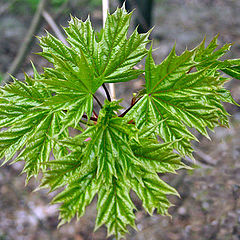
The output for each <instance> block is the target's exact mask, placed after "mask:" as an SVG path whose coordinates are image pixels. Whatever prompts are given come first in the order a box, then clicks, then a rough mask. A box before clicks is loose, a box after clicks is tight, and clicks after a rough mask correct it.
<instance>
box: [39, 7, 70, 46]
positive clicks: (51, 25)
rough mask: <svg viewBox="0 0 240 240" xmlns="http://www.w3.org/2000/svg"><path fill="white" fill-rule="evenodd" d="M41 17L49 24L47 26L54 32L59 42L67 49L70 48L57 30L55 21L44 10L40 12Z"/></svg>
mask: <svg viewBox="0 0 240 240" xmlns="http://www.w3.org/2000/svg"><path fill="white" fill-rule="evenodd" d="M42 15H43V17H44V19H45V20H46V22H47V23H48V24H49V26H50V27H51V28H52V30H53V31H54V33H55V34H56V36H57V38H58V39H59V40H60V41H61V42H63V43H64V44H65V45H66V46H68V47H69V46H70V45H69V43H68V42H67V40H66V38H65V37H64V35H63V34H62V32H61V30H60V29H59V27H58V26H57V24H56V23H55V21H54V20H53V18H52V17H51V15H50V14H49V13H48V12H47V11H45V10H44V11H43V12H42Z"/></svg>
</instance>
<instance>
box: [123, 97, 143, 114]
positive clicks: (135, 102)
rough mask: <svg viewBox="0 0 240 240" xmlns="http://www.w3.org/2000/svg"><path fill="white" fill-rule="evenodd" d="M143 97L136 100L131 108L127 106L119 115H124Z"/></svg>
mask: <svg viewBox="0 0 240 240" xmlns="http://www.w3.org/2000/svg"><path fill="white" fill-rule="evenodd" d="M141 98H142V97H140V98H139V99H138V100H136V101H135V102H134V103H133V104H131V106H130V107H129V108H127V109H126V110H125V111H124V112H123V113H121V114H120V115H119V117H124V116H125V115H126V114H127V113H128V112H129V111H130V110H131V108H132V107H133V106H134V105H135V104H136V103H137V102H138V101H139V100H140V99H141Z"/></svg>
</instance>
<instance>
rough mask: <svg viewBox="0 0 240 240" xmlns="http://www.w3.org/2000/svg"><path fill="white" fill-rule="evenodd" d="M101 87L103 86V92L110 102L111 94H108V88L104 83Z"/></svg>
mask: <svg viewBox="0 0 240 240" xmlns="http://www.w3.org/2000/svg"><path fill="white" fill-rule="evenodd" d="M102 87H103V89H104V91H105V93H106V95H107V99H108V101H109V102H111V96H110V94H109V92H108V89H107V87H106V85H105V84H104V83H103V85H102Z"/></svg>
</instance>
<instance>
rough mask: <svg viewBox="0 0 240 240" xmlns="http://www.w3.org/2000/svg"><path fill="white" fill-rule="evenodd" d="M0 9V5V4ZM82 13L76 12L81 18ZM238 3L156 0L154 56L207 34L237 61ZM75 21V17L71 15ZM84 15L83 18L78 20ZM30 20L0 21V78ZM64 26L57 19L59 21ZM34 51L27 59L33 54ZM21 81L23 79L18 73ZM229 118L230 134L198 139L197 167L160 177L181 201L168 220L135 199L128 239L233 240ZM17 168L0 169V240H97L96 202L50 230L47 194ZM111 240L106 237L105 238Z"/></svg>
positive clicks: (239, 170) (121, 93)
mask: <svg viewBox="0 0 240 240" xmlns="http://www.w3.org/2000/svg"><path fill="white" fill-rule="evenodd" d="M0 2H1V0H0ZM0 5H1V4H0ZM87 10H88V9H81V12H82V13H83V14H85V15H86V12H87ZM239 12H240V1H238V0H181V1H180V0H169V1H161V2H159V1H157V3H156V4H155V7H154V24H155V29H154V31H153V34H152V38H153V39H154V47H155V48H157V47H159V48H158V49H157V50H156V51H155V52H154V56H155V59H156V61H157V62H158V63H159V62H160V61H162V59H164V57H165V56H166V55H167V54H168V53H169V51H170V50H171V48H172V46H173V44H174V42H175V40H176V42H177V51H178V52H179V53H180V52H181V51H183V50H184V49H185V48H186V46H188V48H192V47H194V46H196V44H198V43H200V41H201V40H202V39H203V37H204V36H205V35H206V37H207V41H208V42H209V40H210V39H211V38H212V37H213V36H215V35H216V34H218V33H219V34H220V37H219V42H220V44H224V43H226V42H235V44H234V46H233V47H232V51H231V53H229V54H228V57H231V58H236V57H238V58H239V57H240V14H239ZM78 14H81V13H78ZM85 15H84V16H85ZM30 19H31V15H29V16H27V15H26V16H24V17H22V15H21V14H18V15H17V14H12V13H11V12H9V13H8V14H2V15H0V32H1V35H0V46H1V48H0V72H2V73H3V72H5V71H7V68H8V65H9V64H8V63H9V62H11V61H12V60H13V58H14V56H15V55H16V52H17V51H18V45H19V41H21V39H22V37H23V36H24V34H25V33H26V29H27V27H26V26H27V24H28V22H29V21H30ZM65 20H66V19H65V18H63V19H62V21H65ZM92 20H93V21H94V23H95V25H96V26H97V27H99V26H100V24H101V12H100V8H99V7H98V8H97V9H95V10H93V12H92ZM39 50H40V49H39V48H38V46H34V48H33V52H36V51H39ZM29 59H32V60H33V61H34V63H35V64H36V65H37V66H38V68H39V69H41V67H42V66H46V62H45V61H44V60H42V59H41V58H40V57H39V56H34V55H32V54H30V55H29V56H28V57H27V59H26V61H25V63H24V65H23V68H24V70H25V71H26V72H30V73H31V70H30V67H29ZM17 77H18V78H20V79H21V77H22V74H21V73H19V74H17ZM142 84H143V82H142V81H141V80H137V81H134V82H133V83H129V84H123V85H121V86H120V85H119V86H118V87H117V96H118V97H119V98H120V97H126V99H127V101H125V102H123V104H124V105H125V104H127V103H128V102H129V101H130V99H131V92H132V91H135V90H136V89H138V88H139V87H140V86H141V85H142ZM227 87H228V88H229V89H230V90H231V92H232V95H233V97H234V98H235V100H236V101H238V102H240V94H239V92H240V84H239V82H237V81H236V80H233V81H231V82H229V83H228V85H227ZM226 108H227V109H228V111H229V112H230V114H231V115H232V116H231V117H230V119H231V120H230V121H231V123H230V125H231V126H230V128H228V129H226V128H217V129H216V131H215V133H210V136H211V139H212V140H211V141H210V140H208V139H206V138H205V137H202V136H200V139H201V140H200V143H194V145H195V148H196V149H197V154H196V155H195V156H196V159H197V162H196V163H197V164H198V167H196V169H194V170H191V171H184V170H181V171H179V172H178V175H166V176H163V178H164V180H166V181H167V182H168V183H170V184H172V185H174V186H175V187H176V188H177V190H178V191H179V193H180V195H181V199H178V198H176V197H171V201H172V202H173V203H174V204H175V206H174V207H172V208H171V209H170V213H171V214H172V219H171V218H169V217H163V216H159V215H157V214H154V215H153V216H148V215H147V214H146V213H145V212H144V210H143V209H142V207H141V202H140V201H139V200H137V199H135V197H134V196H133V198H134V202H135V204H136V206H137V207H138V209H139V211H138V212H137V213H136V222H137V227H138V229H139V232H136V231H134V230H131V229H130V232H129V234H128V235H127V239H129V240H146V239H148V240H240V200H239V199H240V161H239V160H240V145H239V142H240V134H239V133H240V111H239V108H237V107H233V106H230V105H226ZM22 166H23V165H22V163H17V164H14V165H5V166H4V167H2V168H1V169H0V240H42V239H44V240H71V239H74V240H104V239H106V229H105V228H100V229H99V230H98V231H96V232H95V233H93V229H94V221H95V216H96V199H94V201H93V203H92V204H91V205H90V206H89V207H88V208H87V211H86V215H85V216H84V217H82V218H81V219H80V221H79V222H76V221H75V220H73V221H72V222H71V223H70V224H66V225H64V226H62V227H61V228H60V229H57V224H58V218H57V216H58V211H57V207H56V206H55V205H49V202H50V199H51V197H52V196H53V194H52V193H51V194H49V195H47V194H46V193H47V191H44V190H41V191H38V192H33V190H34V189H35V187H36V186H37V184H36V183H35V182H34V181H30V183H29V184H28V186H27V187H25V186H24V181H25V176H24V175H21V176H19V173H20V172H21V169H22ZM110 239H111V238H110Z"/></svg>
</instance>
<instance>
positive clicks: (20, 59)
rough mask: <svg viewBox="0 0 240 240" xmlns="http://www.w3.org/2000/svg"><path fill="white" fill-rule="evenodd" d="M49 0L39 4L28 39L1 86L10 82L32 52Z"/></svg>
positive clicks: (26, 38) (25, 40)
mask: <svg viewBox="0 0 240 240" xmlns="http://www.w3.org/2000/svg"><path fill="white" fill-rule="evenodd" d="M49 2H50V1H49V0H41V1H40V2H39V4H38V7H37V10H36V12H35V15H34V17H33V20H32V23H31V25H30V27H29V30H28V32H27V34H26V37H25V38H24V40H23V43H22V45H21V47H20V50H19V51H18V53H17V56H16V58H15V59H14V61H13V63H12V64H11V66H10V68H9V70H8V73H6V74H5V75H4V77H3V80H2V82H1V84H2V85H3V84H4V83H6V82H8V81H9V80H10V76H9V74H10V75H15V74H16V73H17V72H18V70H19V68H20V67H21V64H22V62H23V60H24V58H25V56H26V55H27V54H28V52H29V51H30V50H31V46H32V44H33V40H34V38H33V36H34V35H36V33H37V31H38V28H39V26H40V24H41V21H42V12H43V10H44V8H45V7H46V6H47V3H49Z"/></svg>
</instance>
